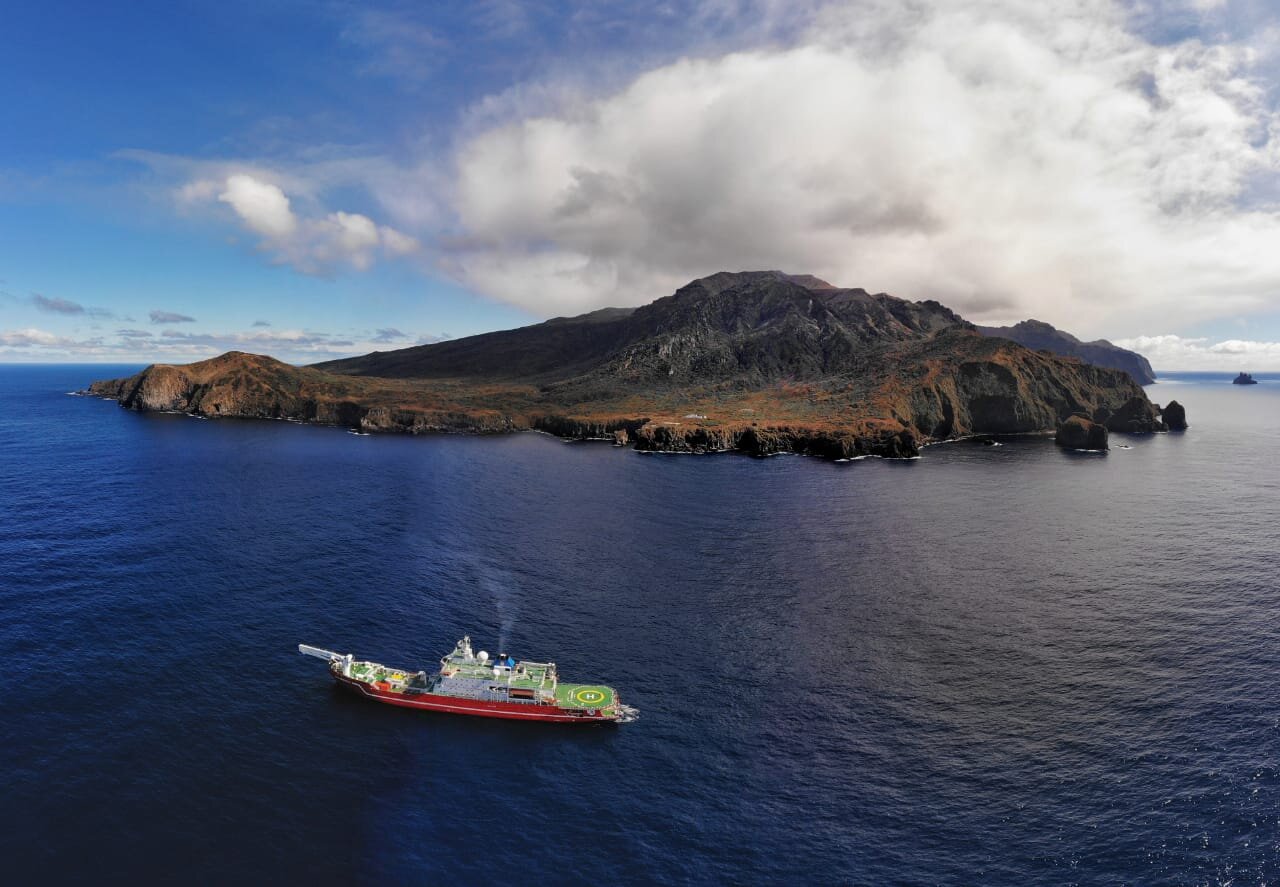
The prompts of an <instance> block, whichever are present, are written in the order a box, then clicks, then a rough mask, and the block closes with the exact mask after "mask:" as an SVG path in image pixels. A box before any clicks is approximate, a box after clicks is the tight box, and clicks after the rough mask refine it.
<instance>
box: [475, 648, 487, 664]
mask: <svg viewBox="0 0 1280 887" xmlns="http://www.w3.org/2000/svg"><path fill="white" fill-rule="evenodd" d="M476 658H477V659H479V660H480V661H481V662H488V661H489V654H488V653H486V652H485V651H484V650H481V651H480V652H479V653H477V654H476Z"/></svg>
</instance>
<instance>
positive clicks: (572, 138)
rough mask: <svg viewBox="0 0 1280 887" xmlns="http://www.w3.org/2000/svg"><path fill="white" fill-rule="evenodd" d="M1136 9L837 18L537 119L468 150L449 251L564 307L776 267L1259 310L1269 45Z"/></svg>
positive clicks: (1266, 248)
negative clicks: (1191, 29) (1159, 28)
mask: <svg viewBox="0 0 1280 887" xmlns="http://www.w3.org/2000/svg"><path fill="white" fill-rule="evenodd" d="M1130 12H1131V10H1126V9H1125V8H1122V7H1121V6H1120V5H1119V4H1116V3H1113V2H1110V0H1040V2H1035V3H1030V2H1019V0H966V2H958V0H956V2H952V0H937V2H928V3H922V2H896V3H879V2H873V3H862V4H859V5H858V6H857V7H856V8H853V9H849V8H831V9H828V10H826V11H825V12H824V13H822V14H820V15H819V17H818V19H817V22H816V24H815V27H814V28H813V29H812V31H811V32H810V33H809V35H808V36H807V38H805V39H802V40H800V41H798V42H797V43H794V44H792V45H790V46H786V47H778V48H767V49H755V50H751V51H744V52H738V53H732V54H728V55H723V56H718V57H712V58H701V59H684V60H680V61H677V62H674V63H671V64H666V65H663V66H661V67H658V68H655V69H653V70H649V71H647V72H645V73H643V74H641V75H640V76H638V77H635V78H634V79H633V80H632V81H630V82H629V83H628V85H626V86H625V88H622V89H621V90H619V91H616V92H614V93H613V94H610V95H605V96H597V97H594V98H589V99H584V98H574V99H570V100H565V101H563V102H562V103H561V104H560V105H559V107H557V108H556V110H555V111H554V112H553V113H548V112H546V111H545V110H541V111H539V112H538V113H536V114H530V115H528V116H520V115H519V114H518V113H517V114H515V115H513V116H511V117H509V118H508V119H507V121H506V122H504V123H501V124H497V125H492V126H490V127H489V128H487V129H483V130H481V131H478V132H475V133H473V134H471V135H470V136H469V137H467V138H466V139H464V140H462V141H461V142H460V144H459V145H458V146H457V150H456V154H455V157H454V164H455V166H456V183H455V185H454V188H453V191H452V194H451V201H452V209H453V213H454V217H455V222H454V226H453V229H452V230H451V231H450V232H449V233H448V236H444V235H441V236H440V237H439V238H438V247H437V248H438V251H439V259H440V262H441V263H442V265H443V267H445V268H446V269H447V270H449V271H450V272H451V273H453V274H454V275H456V276H457V277H458V278H459V279H461V280H462V281H464V282H465V283H467V284H468V285H470V286H471V287H473V288H475V289H477V290H479V291H482V292H485V293H487V294H490V295H492V296H494V297H497V298H499V299H503V300H506V301H509V302H513V303H515V304H517V305H520V306H523V307H526V308H528V309H530V310H532V311H534V312H536V313H538V314H542V315H550V314H558V313H565V312H576V311H579V310H587V309H590V308H594V307H598V306H600V305H605V304H626V303H631V304H635V303H640V302H644V301H648V300H650V299H652V298H654V297H656V296H658V295H662V294H665V293H667V292H669V291H671V289H672V288H673V287H675V286H677V285H679V284H680V283H683V282H684V281H686V280H688V279H689V278H691V277H694V276H697V275H701V274H705V273H709V272H711V271H715V270H719V269H744V268H763V267H777V268H783V269H786V270H791V271H808V272H813V273H816V274H818V275H820V276H823V277H826V278H828V279H830V280H833V281H834V282H837V283H841V284H845V285H859V286H865V287H868V288H873V289H882V290H888V291H890V292H894V293H896V294H899V295H903V296H907V297H912V298H924V297H933V298H938V299H941V300H943V301H944V302H947V303H948V304H950V305H952V306H953V307H955V308H957V309H958V310H960V311H961V312H963V313H966V314H967V315H970V316H972V317H974V318H977V319H983V318H987V319H996V320H1011V319H1019V318H1023V317H1027V316H1033V315H1034V316H1039V317H1042V318H1044V319H1047V320H1050V321H1051V322H1058V323H1060V324H1063V325H1065V326H1067V327H1069V328H1071V329H1073V330H1074V331H1076V332H1079V333H1081V334H1085V335H1091V334H1094V333H1099V334H1101V333H1111V334H1116V333H1124V332H1125V331H1132V332H1138V331H1141V330H1142V329H1143V328H1149V323H1147V321H1148V319H1149V318H1150V317H1151V315H1152V313H1153V312H1154V311H1157V310H1158V311H1160V312H1162V317H1163V318H1165V320H1166V322H1169V321H1172V320H1174V319H1175V318H1176V320H1177V322H1179V323H1183V324H1187V323H1194V322H1196V321H1197V320H1200V319H1204V318H1208V317H1214V316H1221V315H1223V314H1230V313H1244V312H1250V311H1256V310H1259V309H1260V308H1262V307H1264V306H1265V305H1266V304H1267V301H1268V299H1270V298H1273V297H1274V296H1275V295H1276V293H1277V292H1278V291H1280V249H1277V248H1276V244H1277V243H1280V219H1278V218H1277V214H1276V209H1275V207H1274V206H1273V205H1271V204H1269V203H1268V202H1266V201H1265V200H1263V199H1261V197H1260V195H1261V194H1263V193H1265V189H1262V188H1259V187H1258V185H1259V183H1260V182H1264V181H1265V180H1266V179H1267V178H1268V177H1272V176H1274V175H1275V174H1276V173H1277V171H1280V163H1278V160H1280V151H1277V149H1276V148H1275V146H1274V144H1273V142H1272V136H1273V134H1275V133H1276V132H1277V131H1280V118H1278V117H1277V115H1276V113H1275V112H1274V111H1273V110H1272V108H1271V106H1270V105H1269V104H1268V102H1267V100H1266V96H1265V95H1264V93H1263V91H1262V89H1261V88H1260V86H1259V85H1258V82H1257V81H1256V79H1255V78H1254V77H1253V73H1254V69H1253V66H1254V65H1255V64H1256V62H1257V60H1258V56H1257V53H1256V52H1255V51H1254V50H1253V49H1251V48H1249V47H1248V46H1245V45H1243V44H1240V43H1238V42H1229V41H1228V42H1223V43H1220V44H1216V45H1215V44H1210V43H1205V42H1202V41H1200V40H1197V39H1184V40H1181V41H1178V42H1173V43H1166V44H1163V45H1158V44H1156V43H1153V42H1150V41H1149V40H1148V39H1146V38H1144V37H1142V36H1139V35H1138V34H1137V33H1135V32H1134V30H1133V27H1132V18H1131V17H1130V14H1129V13H1130ZM573 94H574V95H575V96H580V95H581V93H580V92H574V93H573ZM542 104H544V105H545V100H544V101H543V102H542Z"/></svg>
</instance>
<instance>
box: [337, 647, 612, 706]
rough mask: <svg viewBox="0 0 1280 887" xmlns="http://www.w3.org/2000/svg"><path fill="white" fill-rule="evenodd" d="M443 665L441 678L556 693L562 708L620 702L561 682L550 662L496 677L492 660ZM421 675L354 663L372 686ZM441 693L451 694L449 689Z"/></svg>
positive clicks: (599, 689) (608, 692) (596, 688)
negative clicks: (468, 679) (465, 679)
mask: <svg viewBox="0 0 1280 887" xmlns="http://www.w3.org/2000/svg"><path fill="white" fill-rule="evenodd" d="M442 664H443V666H444V667H443V668H442V669H441V675H442V676H444V677H456V678H470V679H472V680H476V681H485V682H489V683H490V684H491V685H493V686H499V687H505V688H508V689H509V690H526V691H530V692H532V693H537V694H539V695H543V694H549V693H554V694H555V702H556V705H557V706H559V707H560V708H570V709H583V710H590V709H601V708H608V707H610V706H611V705H613V704H614V703H615V702H617V693H616V692H615V691H614V689H613V688H612V687H605V686H603V685H600V684H562V683H560V682H559V681H558V680H557V677H556V670H555V665H554V664H553V663H549V662H545V663H544V662H517V663H516V665H515V667H514V668H510V669H504V670H503V671H502V673H501V674H499V675H495V674H494V666H493V663H492V661H489V662H480V661H474V660H473V661H466V660H463V659H460V658H453V657H446V659H445V660H444V662H443V663H442ZM418 674H420V673H419V672H412V671H407V670H400V669H394V668H388V667H387V666H385V665H380V664H378V663H376V662H353V663H352V664H351V676H352V677H353V678H355V679H356V680H358V681H366V682H369V683H375V682H379V681H385V682H387V683H388V684H389V685H390V687H391V688H392V689H393V690H397V691H399V690H401V689H403V688H404V687H405V686H406V685H408V684H409V683H410V682H411V681H413V680H414V678H415V676H417V675H418ZM418 686H421V685H418ZM428 688H429V685H428ZM442 692H444V693H445V694H446V695H448V691H447V690H442Z"/></svg>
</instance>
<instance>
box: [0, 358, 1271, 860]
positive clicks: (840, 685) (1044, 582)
mask: <svg viewBox="0 0 1280 887" xmlns="http://www.w3.org/2000/svg"><path fill="white" fill-rule="evenodd" d="M124 371H125V368H102V367H96V368H90V367H66V366H63V367H19V366H3V367H0V662H3V664H4V670H5V678H4V684H3V691H2V692H0V789H2V798H3V800H2V802H0V860H2V861H3V871H4V879H5V881H6V883H13V884H17V883H72V882H74V883H103V882H108V883H142V882H165V883H184V882H197V883H228V884H229V883H262V884H267V883H272V884H276V883H302V882H309V883H312V884H330V883H332V884H339V883H341V884H353V883H355V884H439V883H444V882H445V881H446V880H449V881H456V882H458V883H468V884H495V883H496V884H517V883H519V884H523V883H546V884H565V883H582V884H600V883H622V882H644V883H796V882H803V883H840V882H845V883H863V884H885V883H911V884H1008V885H1030V884H1045V885H1059V884H1073V883H1079V884H1100V883H1106V884H1120V883H1129V884H1154V883H1160V884H1264V883H1268V884H1269V883H1274V881H1275V880H1276V878H1277V876H1280V820H1278V818H1277V814H1278V811H1280V695H1278V694H1277V680H1278V679H1280V580H1278V578H1277V567H1280V468H1278V466H1277V462H1278V459H1277V457H1278V456H1280V380H1276V379H1268V378H1266V377H1265V376H1263V377H1261V378H1264V379H1265V381H1264V382H1263V384H1260V385H1257V386H1254V387H1252V388H1240V387H1233V386H1231V385H1229V384H1226V380H1227V379H1228V378H1229V376H1206V375H1188V376H1179V377H1172V376H1171V377H1170V378H1169V379H1168V380H1167V381H1165V382H1164V383H1162V384H1160V385H1157V386H1155V387H1154V388H1153V389H1151V390H1152V396H1153V398H1154V399H1156V400H1157V401H1161V402H1163V401H1165V400H1167V399H1169V398H1170V397H1176V398H1177V399H1178V400H1180V401H1182V402H1183V403H1184V404H1185V405H1186V406H1187V409H1188V417H1189V420H1190V422H1191V425H1192V427H1191V430H1190V431H1188V432H1187V433H1185V434H1164V435H1150V436H1145V437H1133V438H1127V439H1126V438H1124V437H1122V436H1118V435H1117V436H1113V444H1123V445H1125V446H1127V447H1128V448H1127V449H1124V448H1119V447H1117V448H1115V449H1113V450H1112V451H1111V452H1110V453H1108V454H1106V455H1086V454H1075V453H1066V452H1062V451H1060V450H1058V449H1056V448H1055V447H1054V446H1053V445H1052V443H1051V442H1050V441H1049V440H1048V439H1046V438H1039V437H1034V438H1021V439H1012V440H1006V441H1005V442H1004V444H1003V445H1002V446H999V447H983V446H978V445H972V444H949V445H945V446H940V447H934V448H930V449H928V450H926V451H925V455H924V457H923V458H922V459H919V460H916V461H910V462H888V461H877V460H867V461H861V462H855V463H846V464H834V463H830V462H823V461H818V460H813V459H803V458H796V457H778V458H773V459H764V460H756V459H749V458H745V457H738V456H706V457H673V456H645V455H640V454H637V453H635V452H631V451H628V450H619V449H613V448H611V447H608V446H604V445H595V444H565V443H562V442H560V441H557V440H555V439H553V438H550V437H546V436H541V435H534V434H525V435H515V436H509V437H495V438H475V437H437V438H430V439H410V438H403V437H376V436H375V437H360V436H354V435H351V434H348V433H345V432H343V431H340V430H335V429H325V428H313V427H301V426H296V425H291V424H287V423H282V422H242V421H234V420H223V421H201V420H196V419H192V418H188V417H183V416H166V415H149V416H148V415H138V414H134V413H129V412H125V411H123V410H121V409H119V408H118V407H117V406H115V405H114V404H112V403H108V402H105V401H100V400H94V399H88V398H73V397H68V396H66V395H65V393H64V392H67V391H69V390H71V389H75V388H79V387H81V386H83V385H85V384H86V383H88V382H89V381H90V380H92V379H94V378H99V377H103V376H109V375H116V374H119V373H123V372H124ZM468 632H469V633H470V634H471V636H472V637H473V638H474V639H475V640H476V641H477V643H478V644H479V645H480V646H483V647H486V648H487V649H489V650H495V649H498V648H504V649H506V650H508V651H510V652H513V653H516V654H518V655H525V656H528V657H532V658H538V657H545V658H550V659H554V660H556V661H557V662H558V663H559V665H560V669H561V673H562V675H564V676H566V677H570V678H581V679H591V680H599V681H602V682H607V683H609V684H612V685H614V686H616V687H617V688H619V690H620V691H621V693H622V696H623V699H624V700H625V701H626V702H628V703H630V704H633V705H635V706H637V707H638V708H639V709H640V710H641V718H640V720H639V721H637V722H636V723H634V724H629V725H625V726H621V727H608V728H590V729H569V728H563V727H557V726H555V725H535V724H518V723H507V722H501V721H485V720H473V719H465V718H457V717H452V716H447V715H432V714H425V713H420V712H411V711H403V710H398V709H391V708H386V707H383V706H378V705H374V704H371V703H367V702H362V701H360V700H359V699H356V698H352V697H349V696H348V695H345V694H343V693H341V692H340V691H338V690H337V689H335V688H334V687H333V686H332V685H331V682H330V679H329V678H328V677H327V675H326V673H325V668H324V666H323V664H322V663H320V662H317V661H316V660H314V659H309V658H304V657H302V656H300V655H298V653H297V652H296V644H297V643H299V642H306V643H310V644H316V645H320V646H325V647H330V648H333V649H337V650H340V651H352V652H355V653H357V654H359V655H361V656H366V657H371V658H376V659H380V660H382V661H386V662H390V663H392V664H403V665H408V666H415V667H416V666H429V665H431V664H432V663H433V662H434V661H435V659H436V658H437V657H438V656H439V655H441V654H443V653H444V652H446V651H447V650H448V649H450V648H451V647H452V645H453V643H454V641H456V640H457V639H458V638H459V637H460V636H461V635H462V634H463V633H468Z"/></svg>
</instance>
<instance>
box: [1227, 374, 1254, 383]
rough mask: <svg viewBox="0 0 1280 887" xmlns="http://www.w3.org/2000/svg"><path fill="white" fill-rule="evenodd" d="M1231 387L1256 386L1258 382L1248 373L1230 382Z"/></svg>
mask: <svg viewBox="0 0 1280 887" xmlns="http://www.w3.org/2000/svg"><path fill="white" fill-rule="evenodd" d="M1231 384H1232V385H1257V384H1258V380H1257V379H1255V378H1254V377H1253V376H1251V375H1249V374H1248V373H1241V374H1240V375H1238V376H1236V377H1235V378H1234V379H1232V380H1231Z"/></svg>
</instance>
